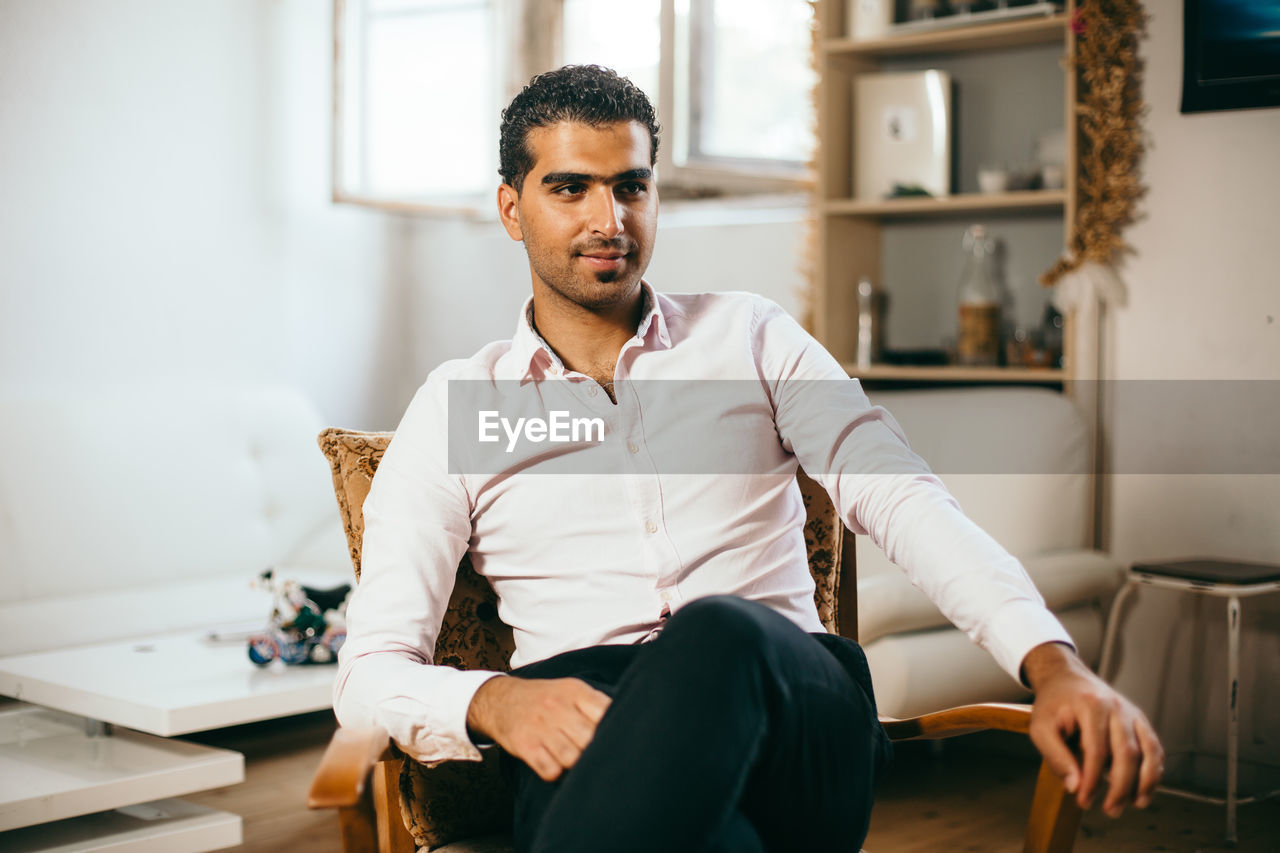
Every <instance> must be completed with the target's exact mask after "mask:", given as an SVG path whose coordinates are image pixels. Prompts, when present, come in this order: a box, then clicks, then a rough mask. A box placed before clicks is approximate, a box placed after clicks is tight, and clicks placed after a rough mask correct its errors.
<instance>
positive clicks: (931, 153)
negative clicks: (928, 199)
mask: <svg viewBox="0 0 1280 853" xmlns="http://www.w3.org/2000/svg"><path fill="white" fill-rule="evenodd" d="M853 101H854V104H853V115H854V119H853V162H854V178H853V195H854V197H855V198H861V199H882V198H885V197H886V196H888V195H890V194H892V192H893V189H894V185H895V184H902V185H914V186H919V187H922V188H923V189H925V190H926V191H928V192H929V194H930V195H933V196H934V197H937V198H942V197H944V196H946V195H948V193H949V192H950V189H951V75H950V74H948V73H947V72H945V71H938V70H928V71H903V72H892V73H883V74H860V75H858V76H857V77H856V78H854V81H853Z"/></svg>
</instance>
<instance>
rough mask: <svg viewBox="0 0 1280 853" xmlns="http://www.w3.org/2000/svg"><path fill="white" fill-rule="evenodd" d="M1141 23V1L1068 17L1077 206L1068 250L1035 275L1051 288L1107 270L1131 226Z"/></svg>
mask: <svg viewBox="0 0 1280 853" xmlns="http://www.w3.org/2000/svg"><path fill="white" fill-rule="evenodd" d="M1145 24H1146V12H1145V11H1144V10H1143V8H1142V4H1141V2H1139V0H1081V2H1080V5H1079V6H1078V8H1077V9H1076V11H1075V16H1074V18H1073V19H1072V27H1073V29H1074V31H1075V33H1076V51H1075V56H1074V57H1073V58H1072V59H1071V60H1070V62H1069V71H1071V72H1072V73H1075V74H1077V75H1078V76H1079V82H1080V96H1079V98H1078V102H1077V104H1076V114H1077V117H1078V119H1077V123H1078V143H1077V144H1078V146H1079V151H1078V154H1077V156H1078V158H1079V164H1078V178H1077V191H1078V198H1079V204H1078V206H1077V208H1076V218H1075V227H1074V228H1073V229H1072V235H1071V241H1070V244H1069V245H1068V247H1067V252H1066V253H1064V255H1063V257H1062V258H1060V259H1059V260H1058V262H1057V263H1055V264H1054V265H1053V266H1052V267H1051V268H1050V269H1048V270H1047V271H1045V273H1044V274H1043V275H1041V277H1040V283H1041V284H1043V285H1045V286H1052V285H1054V284H1056V283H1058V281H1059V280H1060V279H1061V278H1062V277H1063V276H1064V275H1066V274H1068V273H1071V272H1073V271H1075V270H1076V269H1078V268H1079V267H1080V266H1081V265H1082V264H1086V263H1093V264H1097V265H1098V266H1100V267H1106V266H1109V265H1110V264H1111V262H1112V261H1113V260H1114V259H1115V258H1116V257H1117V256H1118V255H1120V254H1121V253H1123V252H1124V251H1126V250H1127V249H1128V246H1127V245H1126V244H1125V242H1124V239H1123V237H1122V236H1121V231H1122V230H1123V229H1124V227H1125V226H1126V225H1128V224H1129V223H1130V222H1132V221H1133V219H1134V217H1135V215H1136V212H1137V206H1138V200H1139V198H1141V196H1142V194H1143V187H1142V184H1141V183H1140V181H1139V177H1138V163H1139V160H1140V159H1141V157H1142V147H1143V146H1142V130H1141V127H1140V118H1141V116H1142V112H1143V109H1144V104H1143V101H1142V92H1141V77H1140V74H1139V71H1140V62H1139V59H1138V39H1139V38H1140V36H1141V34H1142V31H1143V28H1144V26H1145Z"/></svg>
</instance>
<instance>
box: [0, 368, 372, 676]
mask: <svg viewBox="0 0 1280 853" xmlns="http://www.w3.org/2000/svg"><path fill="white" fill-rule="evenodd" d="M324 426H325V424H323V423H322V421H321V417H320V415H319V413H318V412H317V411H316V409H315V406H314V405H313V404H312V403H311V402H310V401H309V400H308V399H307V398H306V397H305V396H304V395H303V394H302V393H301V392H299V391H298V390H296V389H291V388H282V387H272V386H222V387H209V386H196V387H150V386H149V387H122V388H114V389H44V390H38V391H35V390H28V391H17V390H9V391H5V392H0V446H3V447H5V448H7V449H8V454H7V455H8V460H7V461H6V463H5V465H3V466H0V578H2V579H3V581H2V582H0V657H4V656H8V655H15V654H23V653H27V652H36V651H43V650H46V649H53V648H66V647H69V646H79V645H84V644H87V643H97V642H103V641H107V640H114V639H123V638H128V637H141V636H149V635H153V634H158V633H165V632H170V631H178V630H185V629H193V628H212V627H248V626H249V625H252V624H253V623H255V622H256V623H258V624H260V625H265V624H266V619H267V617H268V615H269V613H270V609H271V599H270V596H269V595H267V594H266V593H264V592H262V591H260V590H256V589H251V588H250V586H249V583H250V581H251V580H253V579H254V578H255V577H256V576H257V575H258V573H259V572H261V571H262V570H263V569H265V568H267V567H268V566H275V567H276V568H277V569H278V570H279V571H280V572H282V573H283V574H284V575H285V576H300V577H306V578H308V579H311V580H313V581H315V582H316V583H328V582H332V583H341V582H348V581H350V580H351V565H350V562H349V561H348V559H347V554H346V544H345V540H344V538H343V532H342V526H341V524H340V522H339V520H338V514H337V510H336V508H335V504H334V499H333V490H332V486H331V485H330V482H329V470H328V466H327V465H326V463H325V461H324V458H323V457H322V456H321V454H320V452H319V450H318V449H317V448H316V442H315V439H316V435H317V434H318V433H319V431H320V430H321V429H322V428H323V427H324Z"/></svg>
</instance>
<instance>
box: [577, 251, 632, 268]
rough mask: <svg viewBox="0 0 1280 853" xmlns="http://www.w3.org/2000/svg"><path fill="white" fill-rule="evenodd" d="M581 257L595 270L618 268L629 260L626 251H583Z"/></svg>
mask: <svg viewBox="0 0 1280 853" xmlns="http://www.w3.org/2000/svg"><path fill="white" fill-rule="evenodd" d="M580 257H581V258H582V259H583V260H584V261H586V262H587V266H589V267H591V269H594V270H616V269H619V268H621V267H622V265H623V264H625V263H626V260H627V255H626V253H625V252H583V253H582V254H581V255H580Z"/></svg>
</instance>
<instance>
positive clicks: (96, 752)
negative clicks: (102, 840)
mask: <svg viewBox="0 0 1280 853" xmlns="http://www.w3.org/2000/svg"><path fill="white" fill-rule="evenodd" d="M243 781H244V756H242V755H241V754H240V753H238V752H232V751H231V750H227V749H217V748H215V747H210V746H202V745H200V744H193V743H185V742H183V741H178V740H168V739H166V738H161V737H155V736H153V735H146V734H142V733H140V732H131V731H126V730H117V731H116V732H115V733H113V734H91V733H90V732H89V731H87V730H86V725H85V720H83V719H81V718H78V717H75V716H72V715H69V714H63V713H60V712H57V711H50V710H49V709H47V708H34V707H31V706H26V705H19V706H17V707H15V708H11V709H8V710H5V711H0V830H9V829H15V828H18V827H23V826H30V825H32V824H41V823H47V822H49V821H58V820H63V819H66V818H70V817H75V816H77V815H84V814H90V813H93V812H101V811H106V810H109V809H115V808H119V807H121V806H128V805H131V804H134V803H139V802H145V801H147V800H154V799H160V798H163V797H172V796H177V795H181V794H189V793H193V792H195V791H205V790H208V789H210V788H221V787H224V786H227V785H235V784H238V783H240V782H243ZM0 848H3V849H6V850H9V849H13V848H12V847H10V846H9V845H8V844H6V843H3V842H0Z"/></svg>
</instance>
